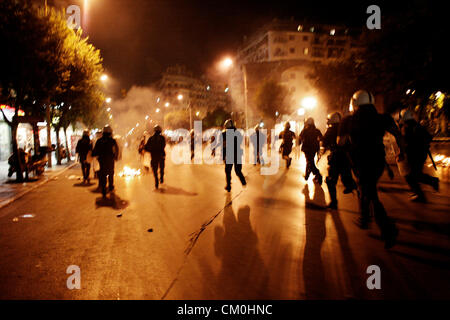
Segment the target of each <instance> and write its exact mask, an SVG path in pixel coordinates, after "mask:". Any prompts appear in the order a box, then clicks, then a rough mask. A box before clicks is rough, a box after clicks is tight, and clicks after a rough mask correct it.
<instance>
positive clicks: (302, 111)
mask: <svg viewBox="0 0 450 320" xmlns="http://www.w3.org/2000/svg"><path fill="white" fill-rule="evenodd" d="M297 114H298V115H299V116H304V115H305V109H304V108H299V109H298V110H297Z"/></svg>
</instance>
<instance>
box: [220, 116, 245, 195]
mask: <svg viewBox="0 0 450 320" xmlns="http://www.w3.org/2000/svg"><path fill="white" fill-rule="evenodd" d="M227 139H233V141H231V143H230V141H229V140H227ZM242 140H243V138H242V135H241V134H240V132H239V131H238V130H237V129H236V127H235V126H234V123H233V120H231V119H228V120H226V121H225V123H224V130H223V131H222V155H223V161H224V162H225V177H226V183H227V184H226V186H225V190H227V191H228V192H230V191H231V170H232V169H233V165H234V172H235V173H236V175H237V176H238V178H239V180H240V181H241V183H242V185H243V186H246V185H247V181H246V180H245V177H244V175H243V174H242V154H243V150H242V149H241V144H242ZM227 141H228V142H229V144H230V146H231V147H232V149H231V150H230V149H227ZM227 152H228V154H227Z"/></svg>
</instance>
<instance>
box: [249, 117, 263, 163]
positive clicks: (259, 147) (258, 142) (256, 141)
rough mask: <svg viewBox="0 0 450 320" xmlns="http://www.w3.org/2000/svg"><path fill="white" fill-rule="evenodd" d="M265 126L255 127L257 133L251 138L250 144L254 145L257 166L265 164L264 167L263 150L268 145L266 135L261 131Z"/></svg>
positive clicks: (258, 125)
mask: <svg viewBox="0 0 450 320" xmlns="http://www.w3.org/2000/svg"><path fill="white" fill-rule="evenodd" d="M262 127H263V124H262V123H261V124H257V125H256V126H255V132H254V133H253V134H252V135H251V136H250V142H251V143H252V145H253V152H254V156H255V158H254V159H255V163H254V164H255V165H256V164H263V165H264V159H263V148H264V145H265V144H266V135H265V134H264V133H262V132H261V130H260V129H262Z"/></svg>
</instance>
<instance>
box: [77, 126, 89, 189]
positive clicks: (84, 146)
mask: <svg viewBox="0 0 450 320" xmlns="http://www.w3.org/2000/svg"><path fill="white" fill-rule="evenodd" d="M75 153H77V154H78V159H79V160H80V163H81V172H82V176H83V183H88V184H89V183H90V182H91V179H90V178H89V173H90V170H91V162H90V160H91V159H92V158H91V155H92V143H91V140H90V139H89V131H88V130H84V131H83V136H82V137H81V139H80V140H79V141H78V143H77V146H76V148H75ZM88 158H89V159H88Z"/></svg>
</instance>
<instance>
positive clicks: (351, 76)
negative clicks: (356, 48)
mask: <svg viewBox="0 0 450 320" xmlns="http://www.w3.org/2000/svg"><path fill="white" fill-rule="evenodd" d="M306 78H308V79H309V80H310V82H311V83H312V84H313V85H314V86H315V87H316V88H317V89H318V90H319V93H320V96H321V97H323V100H324V102H325V105H326V106H327V108H328V111H329V112H331V111H341V112H342V111H344V110H345V109H348V105H349V101H350V97H351V96H352V94H353V93H354V92H355V91H357V90H358V89H360V88H363V87H360V85H361V83H362V82H363V81H362V80H361V79H360V76H359V75H358V64H357V63H356V62H355V61H354V60H348V61H341V62H334V63H329V64H326V65H325V64H316V65H314V67H313V69H312V71H311V72H309V73H308V74H307V75H306Z"/></svg>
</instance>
